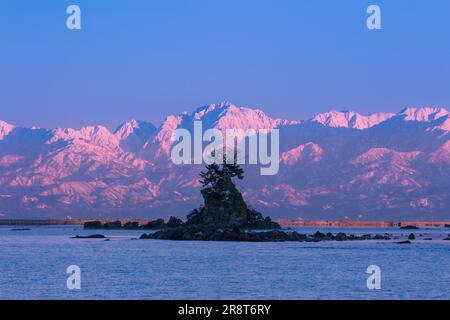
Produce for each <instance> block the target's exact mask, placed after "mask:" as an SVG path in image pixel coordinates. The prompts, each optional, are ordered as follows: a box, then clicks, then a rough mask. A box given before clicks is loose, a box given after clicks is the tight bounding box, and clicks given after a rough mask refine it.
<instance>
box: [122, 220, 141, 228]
mask: <svg viewBox="0 0 450 320" xmlns="http://www.w3.org/2000/svg"><path fill="white" fill-rule="evenodd" d="M123 228H124V229H138V228H139V222H135V221H129V222H126V223H125V224H124V225H123Z"/></svg>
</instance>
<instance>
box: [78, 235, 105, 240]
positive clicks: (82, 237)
mask: <svg viewBox="0 0 450 320" xmlns="http://www.w3.org/2000/svg"><path fill="white" fill-rule="evenodd" d="M104 238H106V237H105V236H104V235H102V234H91V235H88V236H79V235H76V236H75V237H72V239H104Z"/></svg>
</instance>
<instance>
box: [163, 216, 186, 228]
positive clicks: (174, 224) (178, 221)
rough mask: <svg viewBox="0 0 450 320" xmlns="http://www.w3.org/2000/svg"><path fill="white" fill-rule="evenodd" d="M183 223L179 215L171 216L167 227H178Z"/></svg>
mask: <svg viewBox="0 0 450 320" xmlns="http://www.w3.org/2000/svg"><path fill="white" fill-rule="evenodd" d="M182 224H183V221H181V219H178V218H177V217H173V216H172V217H170V218H169V221H167V224H166V225H167V227H168V228H176V227H179V226H181V225H182Z"/></svg>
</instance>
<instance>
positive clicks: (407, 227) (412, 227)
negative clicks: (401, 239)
mask: <svg viewBox="0 0 450 320" xmlns="http://www.w3.org/2000/svg"><path fill="white" fill-rule="evenodd" d="M400 229H402V230H417V229H419V227H416V226H412V225H407V226H401V227H400Z"/></svg>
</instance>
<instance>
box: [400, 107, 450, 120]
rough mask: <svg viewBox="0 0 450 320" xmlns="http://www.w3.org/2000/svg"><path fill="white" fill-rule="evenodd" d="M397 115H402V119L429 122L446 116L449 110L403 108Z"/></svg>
mask: <svg viewBox="0 0 450 320" xmlns="http://www.w3.org/2000/svg"><path fill="white" fill-rule="evenodd" d="M399 115H400V116H402V117H403V119H404V120H409V121H425V122H431V121H435V120H438V119H440V118H442V117H448V116H449V112H448V111H447V110H446V109H445V108H433V107H424V108H405V109H403V110H402V111H400V114H399Z"/></svg>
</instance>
